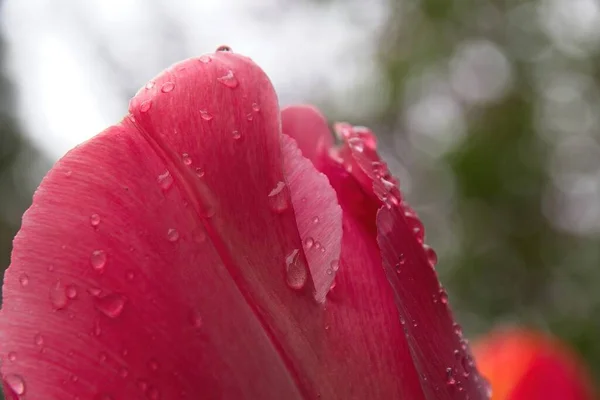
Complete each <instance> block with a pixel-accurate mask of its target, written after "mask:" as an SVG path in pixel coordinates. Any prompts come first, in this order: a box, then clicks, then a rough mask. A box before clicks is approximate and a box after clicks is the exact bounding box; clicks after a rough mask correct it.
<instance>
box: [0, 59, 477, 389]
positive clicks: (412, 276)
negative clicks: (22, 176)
mask: <svg viewBox="0 0 600 400" xmlns="http://www.w3.org/2000/svg"><path fill="white" fill-rule="evenodd" d="M74 112H76V111H75V110H74ZM335 130H336V133H337V135H338V138H339V141H340V144H335V143H334V139H333V136H332V135H330V133H329V129H328V126H327V123H326V121H325V119H324V118H323V116H322V115H321V114H320V113H319V112H318V111H317V110H316V109H314V108H312V107H309V106H296V107H291V108H286V109H285V110H283V111H280V109H279V106H278V102H277V97H276V94H275V91H274V89H273V87H272V85H271V83H270V81H269V79H268V77H267V76H266V75H265V74H264V72H263V71H262V70H261V69H260V68H259V67H258V66H257V65H256V64H254V63H253V62H252V61H251V60H250V59H248V58H246V57H243V56H240V55H237V54H234V53H233V52H231V51H230V50H229V49H228V48H227V47H222V48H220V49H219V50H218V51H217V52H215V53H214V54H210V55H204V56H201V57H199V58H194V59H189V60H187V61H183V62H181V63H178V64H176V65H174V66H172V67H171V68H169V69H167V70H166V71H164V72H163V73H161V74H160V75H159V76H157V77H156V78H155V79H153V80H151V81H150V82H149V83H148V84H147V85H146V86H145V87H144V88H142V89H141V90H140V91H139V92H138V93H137V95H136V96H135V97H134V98H133V99H132V100H131V103H130V107H129V114H128V115H127V116H126V117H125V118H124V119H123V120H122V121H121V122H119V123H118V124H116V125H114V126H112V127H110V128H108V129H106V130H105V131H104V132H102V133H100V134H99V135H97V136H96V137H94V138H93V139H91V140H89V141H87V142H85V143H83V144H82V145H80V146H78V147H76V148H75V149H73V150H71V151H70V152H69V153H68V154H67V155H66V156H64V157H63V158H62V159H61V160H60V161H59V162H58V163H57V164H56V165H55V166H54V167H53V168H52V170H51V171H50V172H49V173H48V175H47V176H46V177H45V178H44V180H43V181H42V183H41V185H40V187H39V188H38V190H37V192H36V193H35V196H34V199H33V204H32V206H31V208H30V209H29V210H28V211H27V212H26V214H25V215H24V217H23V223H22V227H21V230H20V232H19V233H18V234H17V236H16V238H15V240H14V250H13V253H12V261H11V265H10V267H9V269H8V270H7V272H6V276H5V281H4V303H3V308H2V313H1V316H0V346H1V354H2V376H3V384H4V388H5V390H6V393H7V396H8V398H10V399H17V398H18V399H36V400H39V399H44V400H45V399H56V400H59V399H61V400H62V399H69V400H70V399H80V400H85V399H94V400H120V399H126V400H132V399H178V400H182V399H193V400H196V399H236V400H237V399H275V400H281V399H286V400H287V399H290V400H291V399H360V400H366V399H385V400H388V399H410V400H421V399H427V400H433V399H442V400H444V399H471V400H477V399H484V398H486V397H487V395H486V385H485V382H484V380H483V379H481V378H480V376H479V374H478V372H477V370H476V368H475V365H474V363H473V360H472V358H471V356H470V353H469V350H468V347H467V345H466V343H465V341H464V340H463V339H462V336H461V333H460V328H459V326H458V325H457V324H456V323H455V322H454V321H453V319H452V316H451V313H450V310H449V308H448V304H447V303H448V301H447V296H446V294H445V292H444V290H443V289H442V288H441V286H440V284H439V282H438V279H437V276H436V273H435V270H434V268H433V267H434V265H435V252H434V251H433V250H432V249H431V248H429V247H428V246H426V245H424V244H423V239H424V232H423V225H422V224H421V222H420V221H419V219H418V218H417V216H416V214H415V213H414V212H413V211H412V210H411V208H410V207H409V206H408V205H406V203H405V202H404V201H403V200H402V197H401V194H400V191H399V189H398V186H397V181H396V180H395V179H394V178H393V177H392V176H391V175H390V173H389V172H388V170H387V167H386V164H385V163H384V162H383V161H381V160H380V158H379V156H378V155H377V152H376V140H375V137H374V136H373V134H372V133H371V132H370V131H369V130H368V129H366V128H361V127H353V126H351V125H348V124H338V125H336V126H335Z"/></svg>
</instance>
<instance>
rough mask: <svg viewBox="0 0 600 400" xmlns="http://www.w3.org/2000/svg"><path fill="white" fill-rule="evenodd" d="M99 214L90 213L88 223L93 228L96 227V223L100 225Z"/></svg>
mask: <svg viewBox="0 0 600 400" xmlns="http://www.w3.org/2000/svg"><path fill="white" fill-rule="evenodd" d="M100 220H101V219H100V216H99V215H98V214H92V215H90V225H92V226H93V227H94V228H97V227H98V225H100Z"/></svg>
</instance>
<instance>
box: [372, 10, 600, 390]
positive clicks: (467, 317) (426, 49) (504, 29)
mask: <svg viewBox="0 0 600 400" xmlns="http://www.w3.org/2000/svg"><path fill="white" fill-rule="evenodd" d="M553 3H556V4H553ZM584 3H585V2H580V4H584ZM553 6H554V7H558V8H559V9H558V10H557V11H556V10H553V9H552V7H553ZM560 6H561V5H560V4H559V2H557V1H554V2H552V1H523V0H513V1H490V0H461V1H449V0H421V1H418V0H404V1H395V2H392V9H393V12H392V13H390V17H389V20H388V23H387V27H386V29H385V31H384V32H383V40H382V41H381V43H382V49H381V57H380V63H381V67H382V70H383V71H384V74H385V79H384V85H387V87H389V88H390V89H389V101H388V102H387V103H386V104H385V106H384V107H383V110H382V113H381V115H379V116H377V117H376V119H379V120H380V121H384V122H385V123H387V125H388V126H393V127H395V129H394V132H393V136H395V137H392V138H391V140H392V141H395V142H398V136H399V137H405V138H408V140H406V141H403V140H402V139H400V143H403V144H404V145H405V144H406V142H411V139H414V138H415V136H414V135H413V136H411V129H412V130H413V131H414V130H415V129H413V127H411V121H410V117H411V116H410V110H411V107H413V106H414V104H413V103H415V102H418V101H421V100H422V99H423V98H426V97H427V96H438V98H439V96H442V98H444V99H446V100H445V101H450V102H451V103H450V104H452V105H453V107H451V108H450V109H451V110H454V111H456V110H458V112H456V114H458V118H459V120H460V121H463V122H462V124H461V126H460V127H459V129H460V130H462V132H461V133H462V134H461V135H459V137H457V138H456V139H455V141H454V142H453V143H452V145H451V146H449V147H448V148H447V149H446V150H445V151H443V152H441V154H437V153H436V154H435V155H434V156H431V154H428V153H427V151H422V152H421V153H420V154H419V150H420V149H419V145H418V143H419V140H412V143H413V145H414V146H415V148H414V149H413V150H414V151H413V153H416V154H417V156H414V157H413V158H417V159H418V160H420V161H417V162H413V163H412V164H411V165H410V166H408V169H409V171H410V175H411V176H419V175H420V174H421V173H422V172H421V171H420V170H434V171H435V170H437V171H442V172H443V173H441V174H440V176H439V177H438V180H446V181H449V182H450V183H449V184H448V185H447V186H449V187H450V189H449V191H450V192H451V195H450V196H447V197H445V198H449V199H450V200H448V201H446V202H433V204H434V205H435V206H434V207H433V210H432V207H421V208H420V206H422V205H423V201H422V197H423V196H420V193H419V192H427V191H430V189H427V188H426V187H425V188H424V186H426V185H427V184H430V183H428V182H422V183H421V184H420V186H419V184H418V183H417V184H415V185H413V188H412V189H413V190H412V191H411V193H410V194H409V197H413V199H414V202H415V204H416V206H417V209H418V210H421V211H422V212H421V214H422V216H423V218H424V220H425V226H427V227H432V226H435V224H436V223H439V221H440V219H442V220H443V219H445V220H446V221H447V223H448V225H449V229H447V231H446V235H448V234H450V235H453V236H455V238H454V239H453V240H452V243H453V245H452V248H451V249H450V250H448V251H444V246H443V243H442V242H444V238H443V237H442V238H440V237H439V235H438V237H436V236H435V232H434V235H433V236H431V235H430V240H431V242H432V243H433V245H434V247H436V244H437V243H438V242H440V243H442V245H441V246H439V247H441V250H440V263H439V266H438V271H439V273H440V276H441V279H442V281H443V283H444V284H445V285H446V286H447V288H448V290H449V292H450V295H451V300H452V304H453V308H454V309H455V312H456V313H457V317H458V319H459V320H460V321H461V322H462V323H463V324H464V325H465V328H466V330H467V331H469V332H470V333H471V334H481V333H484V332H486V331H488V330H489V329H491V328H492V327H494V326H496V325H498V324H512V323H518V324H522V325H528V326H535V327H538V328H541V329H544V330H547V331H550V332H552V333H553V334H556V335H558V336H560V337H562V338H563V339H565V340H566V341H568V342H570V343H571V344H572V345H573V346H574V347H575V349H577V350H578V351H579V353H580V354H581V356H582V357H583V358H584V359H586V360H587V362H588V363H589V365H590V366H591V367H592V368H593V369H594V371H595V375H596V377H597V378H599V379H600V341H598V332H600V319H598V318H597V316H598V315H600V292H599V291H597V289H596V286H597V285H598V283H599V282H600V268H598V265H599V264H600V236H599V234H598V233H599V231H600V229H598V221H597V217H596V221H595V222H594V221H592V220H587V219H588V215H591V217H593V216H594V215H595V212H594V209H598V207H600V203H598V202H593V198H592V204H591V208H592V210H590V209H589V208H590V207H588V209H587V210H586V209H585V208H584V207H578V205H577V204H575V205H571V206H570V207H571V209H572V210H571V212H570V215H571V220H569V219H568V218H565V217H564V215H561V214H562V213H563V212H564V213H567V210H564V208H566V207H569V206H568V205H567V206H566V207H565V206H563V204H564V203H566V202H567V201H566V200H565V198H567V199H568V198H569V194H570V193H566V194H564V193H563V194H561V193H560V190H558V189H560V188H561V187H567V188H569V187H573V186H577V180H578V179H582V178H589V182H590V183H589V185H591V186H592V188H595V190H597V186H598V184H599V183H600V182H599V181H600V178H599V177H600V175H599V174H598V173H599V171H600V153H595V152H593V154H592V155H591V156H589V157H587V153H589V152H586V151H582V150H580V149H584V150H585V149H586V148H589V147H588V146H586V144H589V145H590V146H591V147H592V148H593V149H595V146H596V145H597V144H598V140H600V126H599V125H598V122H597V121H596V120H595V118H592V123H593V124H594V125H593V126H591V127H590V126H589V124H588V125H586V123H587V121H586V120H585V117H586V115H585V114H583V113H582V112H581V110H579V112H578V110H576V109H575V110H574V109H573V108H575V107H576V106H577V105H578V104H580V103H585V104H584V106H586V105H587V106H588V107H589V108H590V109H591V110H594V107H597V106H598V105H599V104H598V102H597V99H596V96H595V95H596V93H597V91H598V86H599V84H600V63H598V51H597V47H596V46H595V43H592V41H591V39H592V38H591V35H592V33H593V32H591V33H590V36H586V35H579V36H577V35H575V34H571V36H570V37H567V38H566V39H565V37H564V35H568V34H565V33H564V32H563V33H562V34H563V36H560V34H561V29H563V30H564V29H566V28H565V26H564V25H565V24H568V23H571V24H575V23H577V22H576V21H569V20H567V21H563V25H561V20H558V21H557V18H559V17H560V13H561V12H563V10H562V9H560ZM555 11H556V13H558V14H559V15H558V17H557V16H556V15H555V14H553V12H555ZM597 11H598V10H597V9H596V10H595V11H594V9H593V7H592V9H591V10H590V11H589V12H597ZM584 12H585V11H584ZM576 16H577V15H576V14H575V15H574V16H573V18H574V17H576ZM584 17H585V16H584ZM552 18H554V19H552ZM557 31H558V33H556V32H557ZM576 33H578V32H576ZM584 33H585V32H584ZM553 34H554V35H553ZM567 39H571V40H570V41H568V40H567ZM465 48H470V49H471V50H469V51H466V50H465ZM490 49H492V50H490ZM465 54H467V55H468V56H467V57H466V58H467V61H466V62H465V61H464V58H465ZM498 54H499V55H498ZM461 56H462V58H463V60H461ZM469 63H470V64H471V65H469ZM503 63H506V65H507V66H508V68H509V72H510V79H509V80H507V81H505V82H502V83H503V84H504V87H503V90H502V92H501V93H500V94H497V93H495V94H494V95H493V96H491V95H490V96H487V98H486V96H485V93H484V95H481V93H477V90H479V91H480V92H485V90H486V84H487V90H488V91H490V90H492V89H494V85H493V84H494V81H495V80H496V81H497V80H498V79H499V78H498V75H502V74H503V73H505V70H506V68H504V64H503ZM460 68H463V69H464V70H466V73H462V74H461V71H460ZM428 71H434V73H430V72H428ZM432 76H434V77H433V78H432ZM570 77H583V78H581V79H583V80H584V82H585V83H587V84H589V85H590V86H583V87H579V86H577V82H578V81H577V80H576V79H575V80H574V81H573V80H571V81H569V78H570ZM486 80H487V81H491V82H492V84H491V86H490V84H489V82H487V83H486ZM561 80H562V81H561ZM415 81H417V82H418V85H417V86H419V95H418V96H416V99H415V96H412V97H411V96H410V93H411V91H412V92H414V86H415V83H414V82H415ZM557 81H558V82H559V83H560V84H562V85H563V87H559V88H558V89H556V86H557V85H559V83H557ZM423 86H425V88H423ZM465 87H466V88H467V89H469V88H470V90H471V91H470V92H469V91H467V92H466V93H465V90H464V88H465ZM490 88H491V89H490ZM552 90H554V92H552ZM561 90H562V92H561ZM473 91H475V93H473ZM478 94H479V96H478ZM474 99H475V100H474ZM434 104H436V103H434ZM438 104H439V103H438ZM441 104H442V105H445V104H446V103H441ZM574 105H575V107H574ZM596 109H597V108H596ZM595 113H597V112H595V111H593V112H592V114H595ZM398 114H401V115H400V122H398V118H399V117H398ZM436 114H437V113H436V110H435V109H433V110H431V112H430V113H427V112H425V113H424V115H422V116H421V118H424V119H435V118H436ZM455 119H456V118H455ZM450 121H452V119H451V120H450ZM413 122H414V121H413ZM413 125H414V124H413ZM421 130H423V129H421ZM425 130H426V129H425ZM449 130H450V129H446V130H443V132H442V133H443V134H446V133H447V131H449ZM419 133H423V132H417V135H416V136H419ZM443 134H442V135H440V134H439V133H438V136H436V135H433V136H431V135H430V136H429V137H428V138H429V139H431V140H433V141H436V140H437V141H443V140H445V139H440V137H443ZM421 136H423V135H421ZM425 136H427V132H425ZM578 140H579V144H581V146H578V145H577V141H578ZM415 142H416V143H417V144H416V145H415V144H414V143H415ZM565 142H567V143H569V146H571V149H572V150H571V151H570V152H568V154H567V155H566V156H563V155H562V154H563V149H564V145H565ZM573 142H574V143H573ZM409 146H410V145H409ZM426 147H427V146H425V148H426ZM422 149H423V146H421V150H422ZM399 152H400V153H402V151H399ZM557 157H559V160H560V164H559V166H560V168H557V167H556V164H557ZM582 158H585V159H587V160H586V162H584V163H583V164H585V165H584V171H582V170H581V169H582V167H581V165H582V161H581V159H582ZM434 182H435V181H434ZM590 190H593V189H590ZM571 195H572V193H571ZM591 196H593V192H592V193H591V194H590V193H588V198H589V197H591ZM440 197H444V196H440ZM571 197H573V196H571ZM577 200H578V199H577V198H576V199H575V200H571V201H575V202H576V201H577ZM573 209H574V212H573ZM436 214H438V215H437V216H436ZM439 214H441V215H442V217H440V216H439ZM573 214H574V215H575V217H573ZM591 217H590V219H591ZM573 218H574V219H575V221H572V220H573ZM582 220H583V222H584V223H583V224H582ZM586 220H587V221H586ZM565 221H566V222H565ZM581 225H583V226H584V228H582V227H581ZM434 231H435V228H434ZM446 239H447V238H446Z"/></svg>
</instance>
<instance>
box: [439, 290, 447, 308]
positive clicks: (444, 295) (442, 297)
mask: <svg viewBox="0 0 600 400" xmlns="http://www.w3.org/2000/svg"><path fill="white" fill-rule="evenodd" d="M440 301H441V302H442V304H448V293H446V291H445V290H444V289H440Z"/></svg>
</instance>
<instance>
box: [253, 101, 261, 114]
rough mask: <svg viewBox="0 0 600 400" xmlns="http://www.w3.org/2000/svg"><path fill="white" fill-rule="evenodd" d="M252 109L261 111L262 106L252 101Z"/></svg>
mask: <svg viewBox="0 0 600 400" xmlns="http://www.w3.org/2000/svg"><path fill="white" fill-rule="evenodd" d="M252 110H253V111H254V112H259V111H260V106H259V105H258V103H252Z"/></svg>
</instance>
